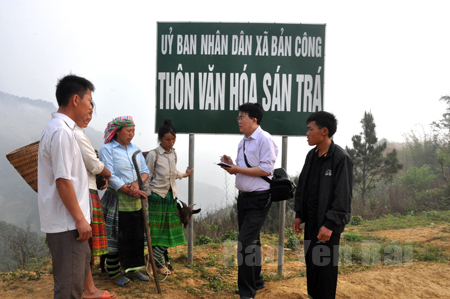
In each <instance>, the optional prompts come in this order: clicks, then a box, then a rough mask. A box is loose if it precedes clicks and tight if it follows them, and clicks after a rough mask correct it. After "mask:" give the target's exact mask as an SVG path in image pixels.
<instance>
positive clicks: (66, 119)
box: [52, 112, 76, 130]
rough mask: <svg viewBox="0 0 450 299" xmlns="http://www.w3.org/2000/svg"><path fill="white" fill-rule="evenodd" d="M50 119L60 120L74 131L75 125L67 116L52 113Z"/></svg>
mask: <svg viewBox="0 0 450 299" xmlns="http://www.w3.org/2000/svg"><path fill="white" fill-rule="evenodd" d="M52 117H53V118H59V119H62V120H63V121H64V122H65V123H66V125H67V126H68V127H69V128H71V129H72V130H74V129H75V126H76V123H75V122H74V121H73V120H72V119H71V118H70V117H68V116H67V115H65V114H62V113H59V112H53V113H52Z"/></svg>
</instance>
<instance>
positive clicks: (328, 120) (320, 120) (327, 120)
mask: <svg viewBox="0 0 450 299" xmlns="http://www.w3.org/2000/svg"><path fill="white" fill-rule="evenodd" d="M312 121H315V122H316V125H317V126H318V127H319V129H322V128H327V129H328V137H330V138H331V137H333V135H334V133H336V130H337V124H338V121H337V119H336V116H334V114H332V113H330V112H326V111H318V112H314V113H313V114H311V115H310V116H309V117H308V119H307V120H306V124H309V123H310V122H312Z"/></svg>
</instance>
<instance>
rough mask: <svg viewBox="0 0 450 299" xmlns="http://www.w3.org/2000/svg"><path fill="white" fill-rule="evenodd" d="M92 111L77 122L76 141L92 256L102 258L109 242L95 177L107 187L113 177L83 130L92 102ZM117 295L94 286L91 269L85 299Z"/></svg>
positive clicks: (90, 114)
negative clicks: (86, 181)
mask: <svg viewBox="0 0 450 299" xmlns="http://www.w3.org/2000/svg"><path fill="white" fill-rule="evenodd" d="M91 105H92V110H91V112H90V113H89V116H88V117H87V118H86V119H85V120H82V121H77V126H76V127H75V139H76V140H77V143H78V146H79V147H80V150H81V155H82V156H83V161H84V165H85V166H86V170H87V172H88V177H89V194H90V197H91V227H92V238H90V239H89V245H90V247H91V255H92V256H93V257H94V256H100V255H103V254H106V253H108V241H107V239H106V226H105V220H104V218H103V212H102V205H101V203H100V198H99V197H98V192H97V183H96V179H95V175H96V174H99V175H102V176H104V177H105V183H106V184H105V186H104V187H103V188H102V189H104V188H106V186H107V185H108V181H109V179H110V177H111V172H110V171H109V170H108V169H107V168H106V167H105V166H104V164H103V163H102V162H101V161H100V160H99V158H98V157H97V154H96V152H95V150H94V148H93V147H92V145H91V142H90V141H89V139H88V138H87V137H86V135H85V134H84V130H83V128H86V127H87V126H88V125H89V122H90V121H91V119H92V112H93V110H94V102H91ZM115 297H116V294H114V293H109V292H108V291H103V290H99V289H97V288H96V286H95V284H94V280H93V278H92V272H91V269H89V274H88V277H87V278H86V281H85V283H84V288H83V298H86V299H87V298H104V299H113V298H115Z"/></svg>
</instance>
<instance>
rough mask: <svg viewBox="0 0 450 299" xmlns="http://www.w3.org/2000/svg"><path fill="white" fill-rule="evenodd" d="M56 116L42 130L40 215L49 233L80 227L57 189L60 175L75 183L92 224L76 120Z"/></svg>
mask: <svg viewBox="0 0 450 299" xmlns="http://www.w3.org/2000/svg"><path fill="white" fill-rule="evenodd" d="M52 117H53V118H52V119H51V120H50V121H49V122H48V123H47V125H46V126H45V128H44V131H43V132H42V135H41V140H40V143H39V152H38V165H39V167H38V190H39V192H38V204H39V216H40V220H41V230H42V231H43V232H45V233H59V232H65V231H69V230H74V229H76V225H75V220H74V219H73V217H72V215H71V214H70V212H69V211H68V210H67V208H66V207H65V205H64V204H63V202H62V200H61V197H60V196H59V193H58V190H57V189H56V180H57V179H60V178H62V179H66V180H70V181H71V182H72V185H73V188H74V190H75V194H76V197H77V200H78V204H79V206H80V208H81V211H82V212H83V215H84V217H85V219H86V221H87V222H88V223H91V217H90V198H89V187H88V175H87V171H86V167H85V166H84V162H83V158H82V156H81V152H80V148H79V146H78V143H77V141H76V140H75V134H74V129H75V122H74V121H73V120H72V119H70V118H69V117H68V116H66V115H64V114H61V113H52Z"/></svg>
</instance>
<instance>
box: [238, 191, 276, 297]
mask: <svg viewBox="0 0 450 299" xmlns="http://www.w3.org/2000/svg"><path fill="white" fill-rule="evenodd" d="M270 206H271V202H269V193H265V194H258V195H254V196H253V195H251V196H246V197H243V196H242V195H239V197H238V200H237V208H238V222H239V237H238V253H237V256H238V287H239V295H241V296H247V297H255V294H256V286H262V285H263V284H264V280H263V277H262V276H261V240H260V236H259V234H260V231H261V227H262V226H263V224H264V220H266V217H267V213H268V212H269V209H270Z"/></svg>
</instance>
